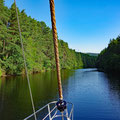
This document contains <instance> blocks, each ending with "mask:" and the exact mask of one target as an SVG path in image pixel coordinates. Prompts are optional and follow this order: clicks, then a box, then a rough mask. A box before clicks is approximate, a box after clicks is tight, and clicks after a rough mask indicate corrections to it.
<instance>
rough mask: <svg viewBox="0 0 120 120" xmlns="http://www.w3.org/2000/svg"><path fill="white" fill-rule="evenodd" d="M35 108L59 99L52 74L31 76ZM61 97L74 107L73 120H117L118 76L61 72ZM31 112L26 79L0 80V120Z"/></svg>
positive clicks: (86, 71) (17, 119)
mask: <svg viewBox="0 0 120 120" xmlns="http://www.w3.org/2000/svg"><path fill="white" fill-rule="evenodd" d="M30 82H31V87H32V92H33V97H34V101H35V106H36V109H38V108H40V107H42V106H44V105H45V104H47V103H48V102H50V101H53V100H57V99H58V92H57V80H56V73H55V72H46V73H40V74H35V75H31V76H30ZM62 83H63V94H64V98H65V99H66V100H67V101H70V102H72V103H73V104H74V120H120V77H115V76H114V77H113V76H112V75H106V74H105V73H102V72H98V71H96V70H95V69H79V70H69V71H68V70H64V71H62ZM31 113H32V107H31V102H30V96H29V91H28V85H27V81H26V79H25V77H24V76H23V77H21V76H19V77H9V78H2V79H0V120H22V119H23V118H25V117H26V116H28V115H29V114H31Z"/></svg>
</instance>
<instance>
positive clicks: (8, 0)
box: [5, 0, 120, 53]
mask: <svg viewBox="0 0 120 120" xmlns="http://www.w3.org/2000/svg"><path fill="white" fill-rule="evenodd" d="M16 1H17V6H18V7H19V9H20V10H22V9H25V12H26V13H27V15H28V16H31V17H32V18H35V19H36V20H39V21H44V22H45V23H46V24H47V25H48V26H49V27H51V20H50V11H49V0H16ZM12 3H13V0H5V5H6V6H8V7H10V6H11V4H12ZM55 8H56V20H57V30H58V35H59V39H63V40H64V41H65V42H68V44H69V47H70V48H72V49H75V50H76V51H80V52H94V53H98V52H100V51H101V50H102V49H104V48H105V47H107V45H108V43H109V41H110V38H116V37H117V36H118V35H119V34H120V0H55Z"/></svg>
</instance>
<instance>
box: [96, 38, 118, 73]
mask: <svg viewBox="0 0 120 120" xmlns="http://www.w3.org/2000/svg"><path fill="white" fill-rule="evenodd" d="M97 67H98V68H99V69H100V70H102V71H106V72H111V71H112V72H116V73H118V72H120V37H119V36H118V37H117V38H116V39H113V40H110V43H109V45H108V47H107V48H105V49H104V50H102V51H101V53H100V55H99V56H98V59H97Z"/></svg>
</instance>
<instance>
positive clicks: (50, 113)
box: [24, 101, 74, 120]
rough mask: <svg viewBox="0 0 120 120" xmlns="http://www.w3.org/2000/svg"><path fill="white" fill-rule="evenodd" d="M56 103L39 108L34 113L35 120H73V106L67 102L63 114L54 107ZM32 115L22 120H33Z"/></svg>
mask: <svg viewBox="0 0 120 120" xmlns="http://www.w3.org/2000/svg"><path fill="white" fill-rule="evenodd" d="M56 103H57V101H53V102H50V103H48V104H47V105H45V106H44V107H42V108H40V109H39V110H37V111H36V112H35V114H36V116H37V120H53V119H54V120H55V119H57V120H73V107H74V106H73V104H72V103H70V102H67V108H66V109H65V111H64V112H60V111H59V110H58V109H57V106H56ZM33 118H34V113H33V114H31V115H30V116H28V117H26V118H25V119H24V120H33Z"/></svg>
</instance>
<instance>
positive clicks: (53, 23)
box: [49, 0, 63, 100]
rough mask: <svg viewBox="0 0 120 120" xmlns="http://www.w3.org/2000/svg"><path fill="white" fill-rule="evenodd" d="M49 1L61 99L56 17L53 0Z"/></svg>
mask: <svg viewBox="0 0 120 120" xmlns="http://www.w3.org/2000/svg"><path fill="white" fill-rule="evenodd" d="M49 2H50V11H51V22H52V30H53V40H54V50H55V60H56V69H57V79H58V90H59V98H60V99H61V100H62V99H63V95H62V84H61V74H60V63H59V51H58V40H57V29H56V19H55V5H54V0H49Z"/></svg>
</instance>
